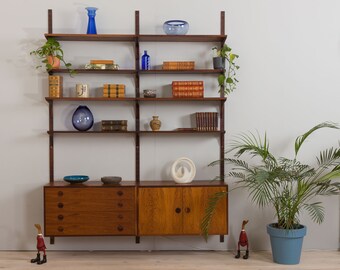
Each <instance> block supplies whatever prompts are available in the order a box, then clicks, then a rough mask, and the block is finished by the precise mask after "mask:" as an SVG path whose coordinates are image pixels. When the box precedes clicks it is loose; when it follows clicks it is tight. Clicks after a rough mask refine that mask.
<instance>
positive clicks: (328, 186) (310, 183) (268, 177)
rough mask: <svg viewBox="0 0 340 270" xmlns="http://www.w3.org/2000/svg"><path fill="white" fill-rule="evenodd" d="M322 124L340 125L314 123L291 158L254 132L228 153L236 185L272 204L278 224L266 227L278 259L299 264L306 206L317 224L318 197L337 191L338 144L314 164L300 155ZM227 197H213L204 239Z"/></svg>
mask: <svg viewBox="0 0 340 270" xmlns="http://www.w3.org/2000/svg"><path fill="white" fill-rule="evenodd" d="M324 128H331V129H339V127H338V125H336V124H334V123H330V122H323V123H321V124H319V125H316V126H314V127H313V128H311V129H310V130H308V131H307V132H306V133H304V134H302V135H301V136H299V137H297V138H296V140H295V144H294V150H295V155H294V157H293V158H292V159H290V158H285V157H275V156H274V155H273V154H272V153H271V152H270V150H269V141H268V139H267V136H266V134H265V135H264V137H263V138H261V137H260V135H254V134H252V133H249V134H242V135H240V136H239V137H237V138H236V140H235V141H233V142H232V143H231V146H230V149H229V150H227V154H229V153H233V155H232V157H230V158H229V157H226V158H225V159H224V161H225V162H226V163H228V164H231V165H233V166H234V168H232V169H231V171H230V172H229V173H228V176H230V177H232V178H234V179H237V181H236V183H237V187H236V188H238V187H243V188H246V189H247V190H248V191H249V194H250V197H251V199H252V201H253V202H254V203H255V204H257V205H258V206H259V207H261V208H263V207H266V206H271V207H273V208H274V210H275V213H276V218H277V222H276V223H273V224H269V225H268V226H267V232H268V234H269V235H270V237H271V244H272V253H273V260H274V262H277V263H281V264H298V263H299V261H300V254H301V248H302V239H303V236H304V235H305V234H306V227H305V226H304V225H302V224H300V221H299V215H300V214H301V212H302V211H303V210H306V211H307V213H308V214H309V216H310V217H311V219H312V220H313V221H314V222H317V223H321V222H322V221H323V219H324V208H323V206H322V205H321V202H319V201H315V199H316V197H317V196H328V195H334V194H339V191H340V182H338V181H334V179H335V178H337V177H340V146H339V147H337V148H333V147H332V148H329V149H325V150H323V151H321V152H320V153H319V154H318V156H317V157H316V165H309V164H304V163H302V162H300V161H299V160H298V159H297V157H298V153H299V151H300V149H301V146H302V145H303V144H304V142H305V141H306V139H307V138H308V137H309V136H310V135H311V134H313V133H314V132H315V131H317V130H319V129H324ZM244 155H248V156H249V157H251V158H256V159H257V160H256V161H255V162H254V164H250V163H249V162H247V161H245V160H243V159H241V156H244ZM251 160H253V159H251ZM218 162H219V161H216V162H213V163H212V164H211V165H214V164H216V163H218ZM225 195H226V194H225V193H217V194H215V196H214V197H213V198H211V199H210V201H209V205H208V207H207V209H206V213H205V216H204V218H203V221H202V224H201V228H202V232H203V234H204V236H205V237H207V235H208V234H207V233H208V229H209V224H210V221H211V218H212V216H213V213H214V209H215V206H216V204H217V202H218V200H219V199H220V198H222V197H223V196H225ZM297 239H298V241H297V243H296V242H295V240H297Z"/></svg>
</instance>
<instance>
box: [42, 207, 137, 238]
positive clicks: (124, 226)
mask: <svg viewBox="0 0 340 270" xmlns="http://www.w3.org/2000/svg"><path fill="white" fill-rule="evenodd" d="M61 216H62V218H61ZM120 216H122V218H120ZM45 218H46V220H45V222H46V225H45V235H46V236H52V235H53V236H86V235H89V236H90V235H135V231H136V230H135V217H134V212H123V213H119V212H118V213H116V212H113V213H112V212H79V213H67V214H63V215H62V214H58V213H48V214H47V215H46V217H45Z"/></svg>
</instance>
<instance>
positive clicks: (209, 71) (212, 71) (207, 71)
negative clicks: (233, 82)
mask: <svg viewBox="0 0 340 270" xmlns="http://www.w3.org/2000/svg"><path fill="white" fill-rule="evenodd" d="M138 73H139V74H214V75H215V74H221V73H223V69H194V70H164V69H152V70H139V71H138Z"/></svg>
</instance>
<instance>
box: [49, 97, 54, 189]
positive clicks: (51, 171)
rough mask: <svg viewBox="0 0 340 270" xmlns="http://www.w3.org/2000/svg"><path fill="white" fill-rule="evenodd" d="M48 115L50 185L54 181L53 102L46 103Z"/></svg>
mask: <svg viewBox="0 0 340 270" xmlns="http://www.w3.org/2000/svg"><path fill="white" fill-rule="evenodd" d="M48 114H49V128H48V130H49V155H50V183H53V181H54V143H53V100H49V101H48Z"/></svg>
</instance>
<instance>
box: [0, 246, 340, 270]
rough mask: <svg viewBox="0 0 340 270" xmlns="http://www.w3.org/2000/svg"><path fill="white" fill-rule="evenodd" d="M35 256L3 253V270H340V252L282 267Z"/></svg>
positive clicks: (264, 257) (257, 259)
mask: <svg viewBox="0 0 340 270" xmlns="http://www.w3.org/2000/svg"><path fill="white" fill-rule="evenodd" d="M33 257H35V252H26V251H25V252H17V251H0V269H17V270H19V269H20V270H22V269H25V270H29V269H48V270H53V269H58V270H68V269H72V270H88V269H110V270H113V269H117V270H132V269H138V270H162V269H166V270H188V269H194V270H201V269H204V270H208V269H209V270H222V269H223V270H229V269H233V270H234V269H235V270H244V269H249V270H251V269H252V270H260V269H261V270H262V269H264V270H267V269H268V270H276V269H285V270H290V269H299V270H312V269H315V270H323V269H327V270H336V269H340V252H338V251H307V252H304V253H303V254H302V257H301V262H300V264H299V265H290V266H287V265H279V264H275V263H273V262H272V258H271V254H270V253H269V252H254V253H250V258H249V259H248V260H243V259H238V260H237V259H234V254H233V253H232V252H221V251H157V252H145V251H143V252H136V251H131V252H129V251H128V252H111V251H93V252H83V251H80V252H61V251H60V252H58V251H50V252H48V253H47V259H48V262H47V264H44V265H36V264H31V263H30V259H31V258H33Z"/></svg>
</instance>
